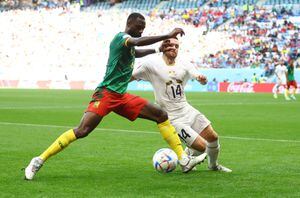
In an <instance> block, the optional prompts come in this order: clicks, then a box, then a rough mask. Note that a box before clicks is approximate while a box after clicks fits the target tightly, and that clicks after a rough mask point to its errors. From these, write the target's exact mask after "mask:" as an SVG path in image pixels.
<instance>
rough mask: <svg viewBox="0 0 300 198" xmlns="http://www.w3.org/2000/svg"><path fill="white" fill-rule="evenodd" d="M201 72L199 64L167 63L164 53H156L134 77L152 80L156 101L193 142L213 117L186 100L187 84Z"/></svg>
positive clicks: (185, 139)
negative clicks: (196, 65)
mask: <svg viewBox="0 0 300 198" xmlns="http://www.w3.org/2000/svg"><path fill="white" fill-rule="evenodd" d="M198 75H199V73H198V71H197V70H196V68H195V67H194V66H193V65H191V64H188V63H186V62H183V61H177V62H176V63H175V65H172V66H169V65H167V64H166V63H165V62H164V60H163V58H162V57H159V56H156V57H155V56H152V57H151V59H150V60H148V61H146V62H144V63H143V64H141V65H140V66H138V67H137V68H135V70H134V71H133V77H134V78H136V79H140V80H145V81H149V82H150V83H151V84H152V86H153V88H154V95H155V101H156V103H157V104H159V105H160V106H161V107H162V108H163V109H164V110H165V111H166V112H167V113H168V116H169V118H170V120H171V123H172V125H173V126H174V127H175V128H176V131H177V133H178V135H179V137H180V138H181V140H182V141H183V142H184V143H186V145H187V146H191V145H192V144H193V142H194V141H195V139H196V138H197V136H198V135H199V133H201V132H202V131H203V129H205V128H206V127H207V126H208V125H209V124H210V121H209V120H208V119H207V118H206V117H205V116H204V115H203V114H202V113H201V112H199V111H198V110H197V109H195V108H194V107H192V106H191V105H190V104H189V103H188V102H187V100H186V97H185V94H184V86H185V85H186V83H187V81H188V80H189V79H191V78H196V77H197V76H198Z"/></svg>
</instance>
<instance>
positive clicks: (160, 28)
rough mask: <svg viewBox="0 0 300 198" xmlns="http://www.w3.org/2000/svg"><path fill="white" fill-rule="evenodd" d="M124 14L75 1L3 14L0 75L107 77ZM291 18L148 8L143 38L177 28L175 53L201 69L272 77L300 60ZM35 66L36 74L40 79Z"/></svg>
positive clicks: (265, 12)
mask: <svg viewBox="0 0 300 198" xmlns="http://www.w3.org/2000/svg"><path fill="white" fill-rule="evenodd" d="M129 13H130V11H124V10H108V11H104V10H99V11H97V12H86V11H81V10H80V5H79V4H72V5H69V6H68V9H65V7H64V6H63V7H58V8H53V9H38V10H32V9H25V10H11V11H5V12H1V13H0V24H1V26H0V35H1V38H2V39H0V60H1V63H0V64H1V66H0V73H1V70H2V72H3V71H5V72H6V73H7V74H9V75H10V77H11V78H16V75H22V78H24V76H25V77H26V76H27V78H28V79H31V78H39V79H41V78H42V79H50V78H52V79H53V76H55V77H56V78H57V79H61V78H71V79H84V78H87V76H88V78H92V79H99V78H101V77H102V76H103V75H104V74H103V71H105V69H104V68H105V64H106V61H107V57H108V48H109V43H110V41H111V39H112V37H113V36H114V34H115V33H117V32H119V31H123V30H124V28H125V22H126V21H125V20H126V18H127V16H128V14H129ZM292 17H293V13H292V12H291V11H290V10H285V11H284V12H282V10H280V11H278V10H271V9H265V8H263V7H253V9H251V10H249V9H248V10H245V9H242V8H239V7H235V6H233V7H229V8H226V7H211V6H204V7H201V8H198V9H189V10H180V11H179V10H169V11H168V12H166V11H157V10H153V11H151V12H149V13H147V16H146V19H147V26H146V29H145V32H144V35H158V34H165V33H168V32H169V31H171V30H172V29H173V28H174V27H182V28H183V29H184V30H185V32H186V36H185V37H182V38H180V43H181V48H180V55H181V56H182V57H183V58H186V59H188V60H189V61H191V62H192V63H193V64H195V65H197V66H199V67H202V68H245V67H248V68H262V69H264V70H265V75H266V76H270V75H272V74H273V71H274V67H275V66H276V65H277V64H285V63H286V61H287V60H288V58H293V59H295V60H296V59H298V60H299V54H300V51H299V49H300V38H299V24H298V25H297V24H296V23H295V22H293V21H292V20H291V19H292ZM220 21H221V22H220ZM153 47H155V46H153ZM297 64H298V65H296V67H297V66H299V62H297ZM3 68H4V69H3ZM32 69H33V70H34V71H40V73H39V74H40V76H36V75H34V73H35V72H31V71H32ZM16 70H18V73H16V72H15V71H16ZM101 71H102V72H101Z"/></svg>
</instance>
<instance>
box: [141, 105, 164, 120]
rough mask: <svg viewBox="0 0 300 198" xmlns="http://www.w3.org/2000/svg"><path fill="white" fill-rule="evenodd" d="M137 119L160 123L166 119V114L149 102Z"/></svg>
mask: <svg viewBox="0 0 300 198" xmlns="http://www.w3.org/2000/svg"><path fill="white" fill-rule="evenodd" d="M138 117H139V118H143V119H148V120H152V121H155V122H157V123H162V122H164V121H166V120H167V119H168V114H167V112H166V111H164V110H163V109H162V108H161V107H160V106H158V105H156V104H152V103H150V102H149V103H148V104H146V105H145V106H144V107H143V108H142V109H141V111H140V113H139V115H138Z"/></svg>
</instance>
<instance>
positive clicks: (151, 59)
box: [143, 54, 163, 67]
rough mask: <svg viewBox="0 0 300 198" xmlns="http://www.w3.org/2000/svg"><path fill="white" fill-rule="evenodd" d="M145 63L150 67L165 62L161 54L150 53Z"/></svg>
mask: <svg viewBox="0 0 300 198" xmlns="http://www.w3.org/2000/svg"><path fill="white" fill-rule="evenodd" d="M143 63H144V64H145V65H148V66H149V67H157V65H160V64H162V63H163V59H162V57H161V56H160V55H159V54H150V55H148V56H146V57H145V58H144V60H143Z"/></svg>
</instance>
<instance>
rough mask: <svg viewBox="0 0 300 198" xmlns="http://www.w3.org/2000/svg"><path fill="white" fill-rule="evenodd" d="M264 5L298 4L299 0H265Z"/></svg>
mask: <svg viewBox="0 0 300 198" xmlns="http://www.w3.org/2000/svg"><path fill="white" fill-rule="evenodd" d="M264 4H265V5H287V4H300V0H267V1H266V2H265V3H264Z"/></svg>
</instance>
